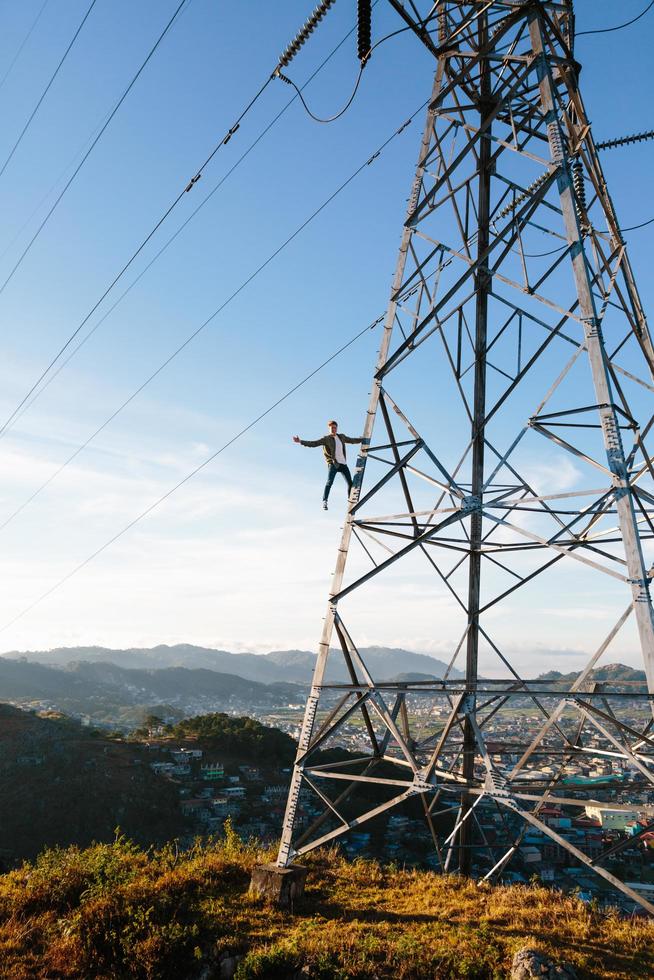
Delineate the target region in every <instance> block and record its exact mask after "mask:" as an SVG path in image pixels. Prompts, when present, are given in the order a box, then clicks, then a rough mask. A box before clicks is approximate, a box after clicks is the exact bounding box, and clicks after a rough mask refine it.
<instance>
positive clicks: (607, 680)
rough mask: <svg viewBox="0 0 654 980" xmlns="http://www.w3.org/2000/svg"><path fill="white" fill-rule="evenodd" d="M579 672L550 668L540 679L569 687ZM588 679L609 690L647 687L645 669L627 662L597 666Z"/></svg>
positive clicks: (540, 675) (636, 689)
mask: <svg viewBox="0 0 654 980" xmlns="http://www.w3.org/2000/svg"><path fill="white" fill-rule="evenodd" d="M579 673H580V671H578V670H575V671H571V672H570V673H568V674H562V673H561V672H560V671H558V670H548V671H547V672H546V673H544V674H539V675H538V680H539V681H552V682H554V685H555V686H556V687H557V688H558V687H569V686H570V685H571V684H573V683H574V681H575V680H576V679H577V677H578V676H579ZM588 681H590V682H591V683H592V682H593V681H596V682H602V683H604V684H606V685H607V686H608V689H609V690H610V689H616V688H622V689H623V690H633V691H639V690H644V689H646V687H647V678H646V677H645V671H644V670H635V669H634V668H633V667H627V665H626V664H606V665H605V666H603V667H597V668H596V669H595V670H592V671H591V672H590V675H589V678H588ZM588 681H587V682H586V683H588Z"/></svg>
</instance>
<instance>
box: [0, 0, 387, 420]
mask: <svg viewBox="0 0 654 980" xmlns="http://www.w3.org/2000/svg"><path fill="white" fill-rule="evenodd" d="M375 3H377V0H375ZM373 6H374V4H373ZM305 26H306V25H305ZM354 30H355V28H354V27H353V28H352V29H351V30H350V31H348V33H347V34H346V35H345V37H344V38H343V39H342V40H341V41H340V42H339V43H338V44H337V45H336V47H335V48H333V49H332V51H331V52H330V54H329V55H328V56H327V57H326V58H325V59H324V61H323V62H322V63H321V64H320V65H319V66H318V68H317V69H316V70H315V71H314V72H313V74H312V75H310V77H309V78H308V79H307V81H306V82H305V84H304V85H303V86H302V87H303V88H305V87H306V86H307V85H308V84H309V83H310V82H311V81H312V80H313V79H314V78H315V76H316V75H317V74H318V72H319V71H320V70H321V69H322V68H323V67H324V65H326V64H327V62H328V61H329V60H330V59H331V58H332V57H333V55H334V54H335V53H336V52H337V51H338V49H339V48H340V47H341V46H342V45H343V44H344V42H345V41H346V40H347V38H348V37H350V35H351V34H352V33H353V32H354ZM395 33H398V32H395ZM389 36H390V35H389ZM382 40H386V38H384V39H382ZM379 43H381V42H379ZM273 76H274V73H273V75H271V76H270V77H268V78H267V79H266V81H265V82H264V84H263V85H262V86H261V87H260V88H259V90H258V92H257V93H256V95H255V96H254V97H253V98H252V99H251V100H250V101H249V103H248V104H247V105H246V107H245V108H244V109H243V110H242V111H241V113H240V115H239V116H238V117H237V119H236V120H235V121H234V123H233V124H232V125H231V126H230V127H229V129H228V130H227V133H226V134H225V135H224V136H223V137H221V138H220V140H219V141H218V142H217V143H216V145H215V146H214V148H213V150H212V151H211V153H210V154H209V156H208V157H207V158H206V160H205V161H204V162H203V163H202V164H201V166H200V167H199V168H198V169H197V170H196V172H195V174H194V176H193V177H192V178H191V179H190V180H189V181H188V182H186V183H185V186H184V188H183V189H182V190H181V191H180V192H179V193H178V195H177V197H176V198H175V199H174V200H173V202H172V203H171V204H170V205H169V206H168V208H167V209H166V211H165V212H164V213H163V215H162V216H161V217H160V218H159V219H158V220H157V222H156V223H155V225H154V227H153V228H152V229H151V230H150V231H149V232H148V234H147V235H146V237H145V238H144V239H143V241H142V242H141V243H140V245H139V246H138V247H137V248H136V250H135V251H134V252H133V253H132V255H131V256H130V258H129V259H128V260H127V262H125V264H124V265H123V266H122V268H121V269H120V271H119V272H118V274H117V275H116V276H115V277H114V278H113V280H112V281H111V282H110V283H109V285H108V286H107V288H106V289H105V290H104V292H103V293H102V295H101V296H100V298H99V299H98V300H97V301H96V302H95V303H94V304H93V306H92V307H91V309H90V310H89V312H88V313H87V314H86V315H85V316H84V318H83V319H82V321H81V322H80V323H79V324H78V326H77V327H76V328H75V329H74V330H73V332H72V333H71V335H70V336H69V337H68V339H67V340H66V341H65V343H64V344H63V345H62V346H61V347H60V349H59V350H58V351H57V353H56V354H55V355H54V357H53V358H52V359H51V361H50V363H49V364H48V365H47V367H46V368H45V369H44V370H43V371H42V372H41V374H40V376H39V377H38V378H37V379H36V381H35V382H34V383H33V384H32V386H31V388H30V389H29V391H28V392H27V393H26V394H25V396H24V397H23V398H22V399H21V401H20V402H19V404H18V405H17V406H16V408H15V409H14V410H13V412H12V413H11V415H9V416H8V418H7V419H6V420H5V422H4V423H3V424H2V426H0V438H1V437H2V436H3V434H4V433H5V432H6V431H7V429H8V428H9V427H10V426H11V424H12V422H13V421H14V420H15V419H16V418H17V417H18V416H19V414H22V409H23V408H24V407H25V406H28V402H29V404H33V402H34V401H35V400H36V399H35V398H32V395H34V394H36V396H37V397H38V395H39V394H40V392H41V391H44V390H45V388H46V387H47V386H48V384H49V383H50V380H52V379H53V378H54V377H56V375H57V374H58V373H59V371H57V372H56V373H54V374H50V372H51V371H52V369H53V368H54V367H55V365H56V364H57V362H58V361H59V360H60V359H61V357H62V356H63V355H64V354H65V352H66V351H67V350H68V348H69V347H70V345H71V344H72V342H73V341H74V340H75V338H76V337H77V336H78V334H79V333H80V332H81V330H82V329H83V328H84V326H85V325H86V324H87V323H88V321H89V320H90V318H91V317H92V316H93V314H94V313H95V312H96V310H97V309H98V307H99V306H100V305H101V303H102V302H103V301H104V300H105V299H106V297H107V296H108V295H109V293H110V292H111V291H112V289H113V288H114V286H116V285H117V283H118V282H119V281H120V280H121V279H122V277H123V276H124V274H125V273H126V272H127V270H128V269H129V268H130V266H131V265H132V264H133V262H134V261H135V259H136V258H137V257H138V256H139V255H140V253H141V252H142V251H143V249H144V248H145V246H146V245H147V244H148V242H149V241H150V240H151V239H152V237H153V236H154V235H155V234H156V232H157V231H158V230H159V228H160V227H161V226H162V225H163V224H164V222H165V221H166V219H167V218H168V217H169V215H170V214H171V213H172V211H173V210H174V209H175V208H176V207H177V205H178V204H179V202H180V201H181V200H182V198H183V197H184V194H185V193H187V192H189V191H191V190H192V189H193V187H194V186H195V185H196V184H197V182H198V181H199V180H200V178H201V176H202V171H203V170H204V169H205V168H206V167H207V166H208V164H209V163H210V162H211V161H212V160H213V158H214V157H215V155H216V153H217V152H218V150H220V148H221V147H222V146H225V145H226V144H227V143H228V142H229V141H230V140H231V138H232V136H233V135H234V134H235V133H236V132H237V131H238V129H239V128H240V125H241V122H242V121H243V119H244V118H245V116H246V115H247V113H248V112H249V111H250V109H251V108H252V107H253V106H254V104H255V103H256V102H257V101H258V99H259V98H260V96H261V95H263V92H264V91H265V89H266V88H267V86H268V85H269V84H270V82H271V81H272V78H273ZM294 87H295V88H296V95H295V96H293V98H292V99H291V100H290V101H289V102H288V103H287V104H286V106H284V108H283V109H282V110H281V112H279V113H278V114H277V115H276V116H275V118H274V119H273V121H272V122H271V124H270V126H268V127H266V129H264V131H263V132H262V133H261V134H260V136H259V137H258V138H257V139H256V140H255V141H254V143H253V144H252V146H251V147H250V148H249V149H248V150H247V151H246V153H245V154H243V156H242V157H241V160H242V159H244V158H245V156H247V153H249V152H250V150H251V149H252V148H253V147H254V146H255V145H256V143H257V142H258V141H259V139H261V137H262V136H264V135H265V133H266V132H268V129H270V128H271V127H272V125H274V123H275V122H276V121H277V120H278V119H279V118H280V116H281V115H282V113H283V112H285V111H286V109H287V108H288V107H289V106H290V105H291V103H292V102H293V101H295V98H297V97H299V98H300V99H301V98H302V95H301V92H300V89H297V87H296V86H294ZM91 148H92V147H91ZM238 163H240V160H239V161H238V162H237V164H236V166H238ZM234 169H235V167H232V168H231V169H230V170H229V171H228V173H227V174H226V175H225V177H224V178H223V180H221V181H220V182H219V184H218V185H217V187H215V188H214V190H213V191H212V192H211V193H210V194H209V195H207V197H206V198H205V200H204V201H203V202H202V205H200V207H202V206H203V204H204V203H206V201H207V200H209V198H210V197H211V196H212V194H213V193H215V191H216V190H217V189H218V187H219V186H220V185H221V184H222V183H223V181H224V180H225V179H226V178H227V177H228V176H229V174H231V173H232V172H233V170H234ZM64 190H65V189H64ZM200 207H198V208H196V210H195V211H193V212H192V214H191V216H190V218H189V219H188V220H190V219H191V218H192V217H194V216H195V214H197V212H198V211H199V210H200ZM187 223H188V221H186V222H184V224H183V225H182V226H181V228H180V229H178V231H177V232H176V233H175V234H174V235H173V237H172V238H171V239H170V240H169V242H168V243H167V244H166V245H165V246H164V248H163V249H161V251H160V252H158V253H157V255H156V256H155V259H156V258H158V256H159V255H161V253H162V252H163V251H164V250H165V248H167V246H168V245H169V244H170V242H171V241H172V240H174V238H176V237H177V235H178V234H179V232H180V231H181V230H182V228H183V227H185V225H186V224H187ZM150 265H152V262H151V263H149V265H148V266H146V269H145V270H143V271H144V272H145V271H146V270H147V269H148V268H149V267H150ZM138 278H140V276H139V277H138ZM136 281H138V279H137V280H136ZM132 285H134V283H133V284H132ZM129 288H130V289H131V288H132V287H131V286H130V287H129ZM128 291H129V290H127V292H128ZM0 292H1V290H0ZM124 295H125V293H123V296H124ZM121 299H122V296H121ZM119 302H120V300H119ZM116 305H117V304H114V306H113V307H112V308H111V309H114V308H115V306H116ZM108 312H111V310H109V311H108ZM107 315H108V314H107ZM104 319H106V316H105V317H103V318H102V319H101V320H100V322H99V323H98V324H96V326H95V327H94V328H93V330H91V331H90V333H89V334H88V335H87V337H86V338H85V340H84V341H82V343H85V342H86V339H88V337H89V336H90V335H91V334H92V333H93V332H94V331H95V330H97V328H98V327H99V326H100V323H102V322H103V321H104ZM81 346H82V344H78V346H77V347H76V348H75V350H74V351H73V355H74V353H75V352H76V351H77V350H79V348H80V347H81ZM69 360H70V357H69V358H67V359H66V361H65V362H64V363H65V364H67V363H68V361H69ZM62 366H63V365H62ZM48 375H50V379H49V380H48V381H46V378H47V377H48ZM43 382H45V384H44V383H43ZM37 389H38V391H37ZM30 399H31V401H30Z"/></svg>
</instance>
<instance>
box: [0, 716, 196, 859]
mask: <svg viewBox="0 0 654 980" xmlns="http://www.w3.org/2000/svg"><path fill="white" fill-rule="evenodd" d="M147 763H148V759H147V753H146V750H145V748H144V747H140V746H138V745H127V744H125V743H121V742H116V741H113V740H108V739H103V738H101V737H97V736H94V734H93V733H92V732H91V731H89V729H88V728H84V727H82V726H81V725H80V724H78V723H77V722H75V721H72V720H71V719H70V718H57V717H39V716H37V715H34V714H31V713H29V712H26V711H20V710H19V709H18V708H14V707H12V706H11V705H7V704H0V828H2V831H1V837H0V851H1V852H2V859H3V860H4V861H5V862H8V863H12V862H14V861H16V860H19V859H23V858H25V857H32V856H34V855H35V854H36V853H37V852H38V851H40V850H41V848H42V847H44V846H45V845H53V844H58V845H67V844H79V845H80V846H86V845H88V844H90V843H91V842H92V841H111V840H113V839H114V836H115V830H116V827H120V828H121V830H122V831H123V832H124V833H126V834H127V835H128V836H129V837H131V838H132V839H134V840H137V841H140V842H141V843H143V844H151V843H161V842H163V841H166V840H168V839H170V838H171V837H174V836H176V835H178V834H179V833H180V832H181V831H182V830H183V823H182V821H181V817H180V811H179V801H178V794H177V791H176V789H175V788H174V787H173V786H172V785H171V784H170V783H168V782H166V781H165V780H163V779H161V778H160V777H158V776H155V774H154V773H153V772H151V770H150V768H149V766H148V764H147Z"/></svg>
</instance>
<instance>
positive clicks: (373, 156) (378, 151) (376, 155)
mask: <svg viewBox="0 0 654 980" xmlns="http://www.w3.org/2000/svg"><path fill="white" fill-rule="evenodd" d="M380 153H381V150H377V152H376V153H373V155H372V156H371V157H370V159H369V160H367V161H366V167H369V166H370V164H371V163H372V161H373V160H376V159H377V157H378V156H379V155H380Z"/></svg>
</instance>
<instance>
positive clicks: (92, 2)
mask: <svg viewBox="0 0 654 980" xmlns="http://www.w3.org/2000/svg"><path fill="white" fill-rule="evenodd" d="M96 3H97V0H91V5H90V7H89V8H88V10H87V11H86V13H85V14H84V16H83V17H82V20H81V21H80V24H79V27H78V28H77V30H76V31H75V33H74V34H73V37H72V40H71V41H70V43H69V45H68V47H67V48H66V50H65V51H64V53H63V55H62V58H61V61H60V62H59V64H58V65H57V67H56V68H55V70H54V72H53V73H52V75H51V77H50V81H49V82H48V84H47V85H46V87H45V88H44V89H43V92H42V93H41V96H40V98H39V100H38V102H37V103H36V105H35V106H34V108H33V109H32V112H31V113H30V115H29V117H28V119H27V122H26V123H25V125H24V126H23V128H22V130H21V132H20V135H19V137H18V139H17V140H16V142H15V143H14V145H13V146H12V148H11V151H10V153H9V156H8V157H7V159H6V160H5V162H4V163H3V164H2V167H1V168H0V177H2V175H3V173H4V172H5V170H6V169H7V165H8V163H9V161H10V160H11V158H12V157H13V155H14V153H15V152H16V150H17V149H18V147H19V146H20V143H21V141H22V139H23V136H24V135H25V133H26V132H27V130H28V129H29V126H30V123H31V122H32V120H33V119H34V116H35V115H36V114H37V112H38V111H39V108H40V106H41V103H42V102H43V100H44V99H45V97H46V95H47V94H48V92H49V91H50V87H51V85H52V83H53V82H54V80H55V78H56V77H57V75H58V74H59V71H60V69H61V66H62V65H63V63H64V61H65V60H66V58H67V57H68V54H69V52H70V49H71V48H72V46H73V45H74V44H75V41H76V40H77V38H78V36H79V33H80V31H81V30H82V28H83V27H84V24H85V23H86V21H87V19H88V16H89V14H90V13H91V11H92V10H93V8H94V7H95V5H96Z"/></svg>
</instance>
